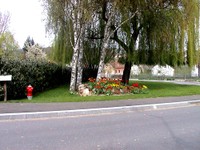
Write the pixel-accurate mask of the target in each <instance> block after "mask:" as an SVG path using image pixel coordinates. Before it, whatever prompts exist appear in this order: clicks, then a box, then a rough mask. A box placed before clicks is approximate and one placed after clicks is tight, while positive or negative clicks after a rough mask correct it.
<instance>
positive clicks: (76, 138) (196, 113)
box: [0, 106, 200, 150]
mask: <svg viewBox="0 0 200 150" xmlns="http://www.w3.org/2000/svg"><path fill="white" fill-rule="evenodd" d="M0 150H200V106H193V107H184V108H174V109H167V110H153V111H143V112H126V113H120V114H103V115H102V114H101V115H88V116H84V117H83V116H79V117H72V118H57V119H39V120H22V121H1V122H0Z"/></svg>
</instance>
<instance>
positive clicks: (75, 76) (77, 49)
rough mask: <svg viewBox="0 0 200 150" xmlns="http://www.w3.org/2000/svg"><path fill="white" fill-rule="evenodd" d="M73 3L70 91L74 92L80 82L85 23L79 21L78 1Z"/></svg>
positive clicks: (80, 16) (81, 15) (80, 13)
mask: <svg viewBox="0 0 200 150" xmlns="http://www.w3.org/2000/svg"><path fill="white" fill-rule="evenodd" d="M74 5H75V6H77V10H78V11H77V12H74V13H72V21H73V30H74V46H73V50H74V53H73V58H72V64H71V65H72V70H71V81H70V91H71V92H75V91H77V89H78V86H79V85H80V84H81V83H82V71H83V68H82V59H83V43H82V42H83V33H84V29H85V24H84V23H81V19H82V17H83V12H82V10H81V9H79V5H80V1H78V0H74Z"/></svg>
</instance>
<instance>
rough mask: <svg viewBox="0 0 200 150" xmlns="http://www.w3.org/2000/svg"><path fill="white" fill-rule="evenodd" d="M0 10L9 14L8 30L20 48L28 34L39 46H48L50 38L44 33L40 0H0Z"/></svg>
mask: <svg viewBox="0 0 200 150" xmlns="http://www.w3.org/2000/svg"><path fill="white" fill-rule="evenodd" d="M0 11H1V12H2V13H4V12H6V11H9V12H10V15H11V22H10V28H9V29H10V31H11V32H12V33H13V34H14V37H15V40H16V41H18V44H19V46H20V47H21V48H22V47H23V45H24V42H25V40H26V38H27V37H28V36H30V37H32V38H33V39H34V41H35V43H39V44H40V45H41V46H49V45H50V43H51V40H50V39H51V38H49V35H48V34H45V22H44V21H43V20H44V18H45V16H44V14H43V7H42V6H41V1H40V0H0Z"/></svg>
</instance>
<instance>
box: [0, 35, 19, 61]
mask: <svg viewBox="0 0 200 150" xmlns="http://www.w3.org/2000/svg"><path fill="white" fill-rule="evenodd" d="M18 49H19V45H18V44H17V42H16V41H15V39H14V36H13V35H12V33H11V32H5V33H2V34H0V56H2V57H6V58H14V57H19V54H18V53H19V52H18Z"/></svg>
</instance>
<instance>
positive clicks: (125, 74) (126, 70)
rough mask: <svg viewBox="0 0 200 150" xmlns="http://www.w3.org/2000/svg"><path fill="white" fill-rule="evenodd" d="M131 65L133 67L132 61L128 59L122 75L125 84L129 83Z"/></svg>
mask: <svg viewBox="0 0 200 150" xmlns="http://www.w3.org/2000/svg"><path fill="white" fill-rule="evenodd" d="M131 67H132V62H130V61H126V63H125V66H124V71H123V76H122V83H123V84H129V78H130V73H131Z"/></svg>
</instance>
